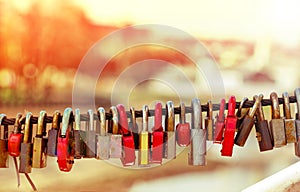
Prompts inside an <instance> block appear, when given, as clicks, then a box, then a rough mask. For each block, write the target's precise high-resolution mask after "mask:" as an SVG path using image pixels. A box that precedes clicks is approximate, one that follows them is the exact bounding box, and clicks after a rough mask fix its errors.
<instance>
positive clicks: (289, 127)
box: [282, 92, 296, 143]
mask: <svg viewBox="0 0 300 192" xmlns="http://www.w3.org/2000/svg"><path fill="white" fill-rule="evenodd" d="M282 97H283V114H284V128H285V137H286V142H287V143H295V142H296V124H295V120H294V119H292V115H291V109H290V108H291V107H290V100H289V94H288V93H287V92H284V93H283V94H282Z"/></svg>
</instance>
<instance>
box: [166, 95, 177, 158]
mask: <svg viewBox="0 0 300 192" xmlns="http://www.w3.org/2000/svg"><path fill="white" fill-rule="evenodd" d="M165 117H166V118H165V137H164V138H165V139H164V158H166V159H175V158H176V135H175V130H174V129H175V113H174V103H173V101H168V102H167V104H166V116H165Z"/></svg>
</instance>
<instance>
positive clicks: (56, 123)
mask: <svg viewBox="0 0 300 192" xmlns="http://www.w3.org/2000/svg"><path fill="white" fill-rule="evenodd" d="M60 121H61V113H60V111H58V110H56V111H55V112H54V113H53V118H52V129H59V128H60Z"/></svg>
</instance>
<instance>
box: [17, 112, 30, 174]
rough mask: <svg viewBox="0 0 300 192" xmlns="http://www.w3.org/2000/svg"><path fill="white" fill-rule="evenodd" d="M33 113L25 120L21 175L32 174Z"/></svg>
mask: <svg viewBox="0 0 300 192" xmlns="http://www.w3.org/2000/svg"><path fill="white" fill-rule="evenodd" d="M31 119H32V113H31V112H27V114H26V119H25V128H24V137H23V142H22V143H21V154H20V167H19V172H20V173H31V168H32V147H33V145H32V123H31Z"/></svg>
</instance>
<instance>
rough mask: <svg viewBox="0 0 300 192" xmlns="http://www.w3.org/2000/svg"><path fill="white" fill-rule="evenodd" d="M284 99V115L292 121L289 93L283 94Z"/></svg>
mask: <svg viewBox="0 0 300 192" xmlns="http://www.w3.org/2000/svg"><path fill="white" fill-rule="evenodd" d="M282 97H283V115H284V117H285V119H292V115H291V105H290V99H289V94H288V92H284V93H282Z"/></svg>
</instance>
